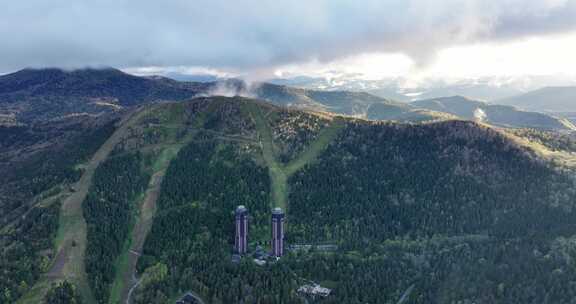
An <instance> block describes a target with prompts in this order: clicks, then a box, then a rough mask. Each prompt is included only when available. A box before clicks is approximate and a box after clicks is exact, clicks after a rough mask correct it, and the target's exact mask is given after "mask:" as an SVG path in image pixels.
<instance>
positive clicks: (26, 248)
mask: <svg viewBox="0 0 576 304" xmlns="http://www.w3.org/2000/svg"><path fill="white" fill-rule="evenodd" d="M59 211H60V203H59V202H55V203H53V204H52V205H50V206H48V207H34V208H32V209H31V210H30V211H29V212H28V213H27V214H26V216H25V217H24V218H23V220H21V221H19V222H18V223H17V224H16V225H14V226H13V227H9V228H7V229H6V230H3V231H1V232H0V249H1V250H0V287H1V288H2V289H1V290H0V303H2V304H9V303H14V302H15V301H16V300H17V299H18V298H20V297H21V296H22V295H23V294H24V293H25V292H26V291H28V289H29V288H30V287H31V286H32V285H33V284H34V282H36V280H38V277H39V276H40V273H42V272H44V271H46V270H48V267H49V266H50V261H51V259H52V258H53V254H54V253H53V250H52V249H53V248H52V247H53V244H52V241H53V239H54V237H55V236H56V230H57V227H58V213H59Z"/></svg>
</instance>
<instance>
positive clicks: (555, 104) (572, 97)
mask: <svg viewBox="0 0 576 304" xmlns="http://www.w3.org/2000/svg"><path fill="white" fill-rule="evenodd" d="M498 103H501V104H507V105H514V106H517V107H521V108H524V109H528V110H533V111H545V112H576V86H568V87H546V88H542V89H539V90H536V91H532V92H528V93H525V94H522V95H518V96H514V97H511V98H506V99H501V100H499V101H498Z"/></svg>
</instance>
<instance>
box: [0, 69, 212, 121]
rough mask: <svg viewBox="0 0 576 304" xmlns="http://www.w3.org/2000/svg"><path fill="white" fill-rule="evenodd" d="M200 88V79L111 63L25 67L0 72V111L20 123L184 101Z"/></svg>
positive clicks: (201, 85)
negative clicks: (152, 74)
mask: <svg viewBox="0 0 576 304" xmlns="http://www.w3.org/2000/svg"><path fill="white" fill-rule="evenodd" d="M203 89H204V85H203V84H197V83H183V82H177V81H174V80H170V79H167V78H145V77H137V76H133V75H129V74H126V73H123V72H121V71H119V70H116V69H111V68H107V69H81V70H73V71H65V70H61V69H38V70H36V69H25V70H21V71H18V72H15V73H12V74H8V75H4V76H0V114H2V115H12V116H15V118H16V120H17V121H18V122H23V123H29V122H33V121H39V120H49V119H56V118H62V117H66V116H72V115H79V114H91V115H99V114H101V113H109V112H114V111H118V110H120V109H123V108H125V107H129V106H134V105H139V104H143V103H149V102H155V101H167V100H184V99H187V98H190V97H192V96H195V95H196V94H198V92H199V91H200V90H203Z"/></svg>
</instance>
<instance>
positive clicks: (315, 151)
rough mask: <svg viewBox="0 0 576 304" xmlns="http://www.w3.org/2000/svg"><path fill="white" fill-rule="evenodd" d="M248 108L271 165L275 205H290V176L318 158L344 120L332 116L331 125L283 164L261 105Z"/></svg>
mask: <svg viewBox="0 0 576 304" xmlns="http://www.w3.org/2000/svg"><path fill="white" fill-rule="evenodd" d="M247 107H248V110H249V112H250V115H251V117H252V119H253V120H254V123H255V124H256V130H257V131H258V134H259V140H260V146H261V148H262V155H263V158H264V161H265V162H266V164H267V165H268V172H269V175H270V182H271V186H272V207H280V208H282V209H284V210H286V209H287V207H288V191H289V189H288V179H289V178H290V177H291V176H292V175H293V174H294V173H296V172H298V170H300V169H302V168H303V167H304V166H306V165H307V164H309V163H311V162H313V161H314V160H316V159H317V158H318V156H319V155H320V154H321V153H322V152H323V151H324V150H325V149H326V147H328V145H329V144H330V142H332V141H333V140H334V139H335V138H336V136H337V135H338V133H339V131H340V130H341V129H342V128H343V126H344V123H343V121H342V120H340V119H339V118H337V117H336V118H333V120H332V121H331V123H330V125H329V126H327V127H325V128H324V129H322V130H321V131H320V133H319V134H318V136H317V138H316V140H315V141H314V142H312V143H311V144H310V145H309V146H308V147H307V148H306V149H305V150H304V151H303V152H301V153H300V154H299V155H298V156H297V157H296V158H294V159H293V160H292V161H290V162H289V163H288V164H283V163H281V162H280V161H278V155H276V152H275V150H276V148H275V146H274V139H273V137H272V130H271V128H270V125H269V123H268V121H267V118H266V116H265V115H264V113H262V111H261V109H260V108H258V107H256V106H254V105H247Z"/></svg>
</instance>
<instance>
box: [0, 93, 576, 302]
mask: <svg viewBox="0 0 576 304" xmlns="http://www.w3.org/2000/svg"><path fill="white" fill-rule="evenodd" d="M113 126H114V127H113V128H112V129H111V130H109V131H107V132H105V133H101V134H102V136H101V137H100V138H101V139H99V140H92V141H91V142H93V143H95V144H96V143H98V145H99V147H96V148H91V149H90V150H89V151H91V152H90V153H94V156H93V157H91V159H90V160H88V161H86V157H85V156H83V157H78V158H66V160H67V161H68V162H66V163H63V165H64V166H65V167H69V166H70V164H73V163H84V166H81V168H85V169H84V170H81V171H80V172H78V173H76V174H78V175H74V176H72V177H70V178H69V179H54V180H52V183H51V184H50V186H48V185H47V186H44V188H43V189H47V187H53V185H59V186H60V187H57V188H55V189H54V190H52V191H51V193H50V194H49V197H53V200H47V199H44V200H41V199H40V200H38V199H37V200H33V201H31V202H32V205H31V206H32V208H33V209H32V211H31V212H30V213H29V214H30V216H29V217H26V218H22V219H21V220H18V221H16V222H13V223H11V224H10V225H8V226H5V227H4V228H2V229H1V231H2V238H1V239H0V240H1V241H2V242H3V243H2V247H4V248H8V250H5V251H4V252H3V256H2V261H6V263H3V264H0V267H2V271H1V272H0V273H2V274H3V276H1V277H0V287H1V288H2V289H3V290H9V291H10V297H11V298H7V297H6V295H7V293H3V294H0V296H1V298H0V303H11V302H13V301H12V300H14V299H15V298H19V297H20V296H22V295H24V298H22V300H21V303H36V302H38V301H39V300H38V299H41V298H42V297H44V295H45V294H53V293H54V291H53V288H54V287H53V286H52V283H57V282H61V281H62V280H68V281H69V282H71V283H73V285H74V286H75V288H73V289H72V290H71V291H70V290H68V291H67V292H68V293H73V294H74V295H75V296H79V295H80V296H82V298H83V300H84V301H85V302H86V303H118V302H122V303H124V302H125V300H126V298H127V297H131V299H132V300H134V301H135V302H136V303H171V302H174V298H175V297H178V296H180V295H181V294H182V293H183V292H184V291H193V292H195V293H196V294H197V295H199V296H200V297H201V298H202V299H203V300H204V301H205V302H206V303H238V302H250V303H252V302H266V303H303V301H304V299H303V298H302V295H300V294H298V293H297V292H296V289H297V288H298V287H299V286H300V285H302V284H304V283H305V282H308V281H315V282H319V283H321V284H322V285H323V286H328V287H330V288H331V289H332V290H333V293H332V294H331V295H330V296H329V297H328V298H326V299H324V300H323V301H322V302H325V303H356V302H358V303H364V302H368V303H377V302H378V303H382V302H384V303H396V302H397V301H398V299H400V298H402V297H403V295H404V296H405V298H407V299H408V302H407V303H455V302H476V303H495V302H501V303H543V302H545V301H550V302H554V303H565V302H569V298H571V297H572V293H571V290H572V288H571V285H570V282H571V281H574V280H576V272H575V271H574V270H573V269H575V268H574V267H573V261H574V258H575V257H576V256H574V252H573V250H572V249H573V245H572V244H573V242H574V241H573V228H574V227H573V223H574V220H575V217H576V215H574V211H573V210H574V206H573V204H574V201H576V185H575V181H574V178H573V168H574V167H573V165H574V162H573V161H572V162H565V163H560V162H558V161H557V160H558V159H557V158H556V156H557V155H556V154H553V153H552V152H554V151H556V152H557V153H562V154H561V155H562V157H572V158H573V156H571V153H570V152H571V151H572V150H573V147H575V146H576V144H575V143H574V141H573V140H572V139H571V138H570V137H567V136H564V137H562V138H559V137H556V135H554V134H555V133H541V132H539V131H535V130H532V131H530V132H529V133H520V132H516V133H502V131H497V130H495V129H492V128H490V127H486V126H484V125H479V124H476V123H474V122H466V121H443V122H435V123H424V124H399V123H382V122H374V121H366V120H362V119H353V118H345V117H338V116H333V115H325V114H322V115H319V114H314V113H309V112H303V111H299V110H293V109H285V108H280V107H277V106H273V105H270V104H268V103H264V102H260V101H256V100H252V99H246V98H240V97H234V98H225V97H205V98H196V99H193V100H190V101H187V102H181V103H163V104H155V105H152V106H147V107H142V108H140V109H138V110H137V111H135V112H131V113H126V114H125V115H124V116H123V119H122V120H121V121H119V122H117V123H115V124H113ZM111 133H112V134H111ZM85 138H94V137H93V136H86V137H85ZM82 155H85V154H82ZM22 161H23V162H24V163H26V161H25V160H22ZM59 166H60V165H58V164H57V163H56V164H55V165H54V166H53V167H51V168H59ZM51 170H53V169H51ZM48 172H51V171H48ZM80 176H81V177H80ZM78 180H79V181H78ZM25 181H26V180H20V181H18V180H14V182H15V183H24V182H25ZM75 181H78V182H76V183H75ZM70 185H73V186H72V188H73V190H70ZM41 197H46V195H44V196H38V198H41ZM239 204H243V205H246V206H247V207H248V209H249V210H250V214H251V217H250V239H249V247H250V250H251V251H253V250H254V249H255V248H256V246H257V245H260V246H263V247H264V248H267V247H268V246H269V242H268V241H269V234H270V227H269V210H270V209H271V208H272V207H274V206H281V207H283V208H284V209H285V210H286V211H287V217H286V242H287V245H288V246H289V245H320V244H323V245H331V246H332V247H335V248H336V251H333V252H324V251H322V250H311V251H307V250H302V249H300V250H290V251H289V254H287V255H286V256H285V257H283V258H282V259H281V260H280V261H278V262H269V263H268V264H267V265H266V266H258V265H256V264H255V263H254V262H253V261H252V259H251V258H249V257H246V258H244V259H243V260H242V261H241V263H240V264H233V263H232V262H231V248H232V243H233V242H232V236H233V229H234V227H233V226H234V224H233V221H232V211H233V210H234V208H235V207H236V206H237V205H239ZM45 208H47V209H45ZM59 212H60V214H61V217H60V220H59V221H58V220H57V221H55V220H54V219H55V218H57V215H58V213H59ZM39 217H40V218H42V219H43V220H42V221H41V222H39V221H38V218H39ZM30 220H33V221H35V222H36V223H42V224H41V225H40V224H39V225H37V226H31V224H30V222H29V221H30ZM104 223H105V224H104ZM32 228H36V229H32ZM38 229H40V230H38ZM40 232H42V233H40ZM51 244H56V245H55V247H53V248H52V245H51ZM287 248H288V247H287ZM299 248H306V246H303V247H299ZM47 253H48V254H47ZM519 256H521V257H522V258H521V259H519V258H518V257H519ZM30 261H34V262H33V263H32V264H30V263H31V262H30ZM13 265H19V266H18V267H14V266H13ZM25 265H34V267H33V268H25ZM43 272H45V275H41V274H42V273H43ZM134 273H136V277H137V281H132V277H133V274H134ZM278 278H282V279H281V280H279V279H278ZM22 282H24V284H23V283H22ZM59 286H60V287H58V288H67V287H66V286H65V285H59ZM542 288H544V289H542ZM51 290H52V291H51ZM309 300H312V299H309Z"/></svg>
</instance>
